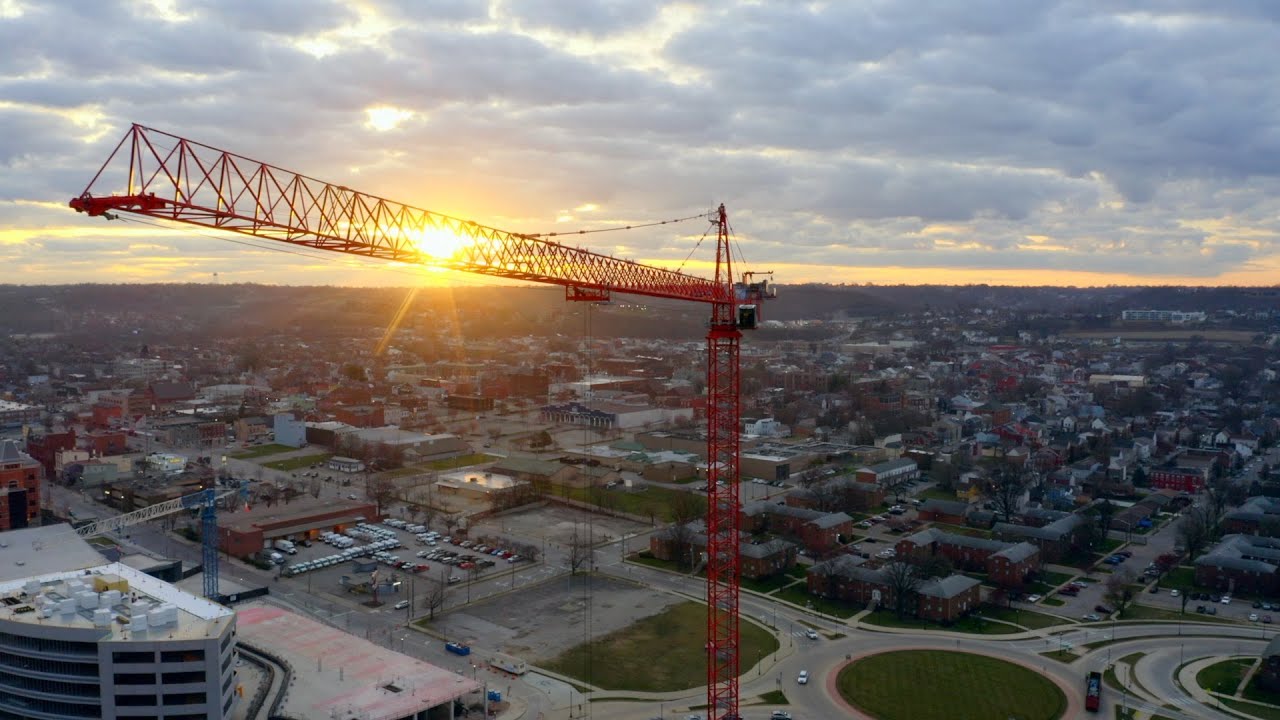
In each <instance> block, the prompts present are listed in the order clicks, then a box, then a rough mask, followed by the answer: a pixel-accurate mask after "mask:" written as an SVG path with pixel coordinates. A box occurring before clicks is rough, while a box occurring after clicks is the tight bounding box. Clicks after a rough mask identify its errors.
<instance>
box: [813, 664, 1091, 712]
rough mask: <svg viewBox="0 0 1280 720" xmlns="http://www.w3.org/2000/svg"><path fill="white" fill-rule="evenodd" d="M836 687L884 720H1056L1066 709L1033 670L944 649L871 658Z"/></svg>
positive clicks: (1053, 687)
mask: <svg viewBox="0 0 1280 720" xmlns="http://www.w3.org/2000/svg"><path fill="white" fill-rule="evenodd" d="M836 686H837V688H838V689H839V691H840V694H841V696H842V697H844V699H845V700H848V701H849V702H850V703H853V704H854V705H856V706H858V707H859V708H861V709H862V710H863V711H865V712H866V713H867V714H869V715H872V716H874V717H877V718H881V719H882V720H933V719H934V718H938V719H939V720H941V719H942V718H945V719H946V720H991V719H992V718H1010V717H1017V718H1021V719H1022V720H1053V719H1054V718H1058V717H1061V716H1062V713H1063V712H1064V711H1065V710H1066V707H1067V698H1066V696H1065V695H1063V693H1062V691H1061V690H1059V689H1058V687H1057V686H1056V685H1054V684H1053V683H1052V682H1050V681H1048V680H1046V679H1044V678H1042V677H1041V676H1040V675H1039V674H1037V673H1036V672H1034V671H1032V670H1028V669H1026V668H1023V667H1021V666H1018V665H1014V664H1013V663H1008V662H1005V661H1003V660H997V659H995V658H992V657H987V656H985V655H972V654H969V653H959V652H949V651H945V650H903V651H899V652H890V653H881V654H879V655H872V656H871V657H868V658H866V659H863V660H859V661H857V662H855V663H853V664H852V665H849V666H848V667H846V668H845V669H844V670H842V671H841V672H840V676H839V677H838V678H837V681H836ZM923 688H928V692H923V691H922V689H923Z"/></svg>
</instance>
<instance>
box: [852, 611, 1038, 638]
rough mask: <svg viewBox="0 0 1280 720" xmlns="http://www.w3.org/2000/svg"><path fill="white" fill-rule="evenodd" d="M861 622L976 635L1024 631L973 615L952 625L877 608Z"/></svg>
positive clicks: (1007, 633)
mask: <svg viewBox="0 0 1280 720" xmlns="http://www.w3.org/2000/svg"><path fill="white" fill-rule="evenodd" d="M861 622H864V623H866V624H868V625H879V626H880V627H897V628H919V629H921V630H950V631H952V632H959V633H971V634H974V635H1009V634H1011V633H1016V632H1022V631H1021V630H1019V629H1018V628H1016V627H1014V626H1012V625H1006V624H1005V623H1002V622H989V621H986V620H982V619H980V618H977V617H973V616H972V615H971V616H969V617H963V618H960V619H959V620H957V621H955V622H954V623H952V624H951V625H939V624H937V623H932V622H929V621H928V620H920V619H919V618H914V617H910V616H907V617H903V618H902V619H901V620H899V619H898V616H897V615H896V614H895V613H894V612H893V611H892V610H877V611H875V612H873V613H871V614H870V615H867V616H866V617H864V618H862V620H861Z"/></svg>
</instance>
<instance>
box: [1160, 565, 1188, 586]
mask: <svg viewBox="0 0 1280 720" xmlns="http://www.w3.org/2000/svg"><path fill="white" fill-rule="evenodd" d="M1195 580H1196V569H1195V568H1192V567H1176V568H1174V569H1172V570H1170V571H1169V572H1167V573H1165V574H1164V576H1163V577H1161V578H1160V587H1162V588H1179V589H1183V590H1190V589H1191V588H1193V587H1195Z"/></svg>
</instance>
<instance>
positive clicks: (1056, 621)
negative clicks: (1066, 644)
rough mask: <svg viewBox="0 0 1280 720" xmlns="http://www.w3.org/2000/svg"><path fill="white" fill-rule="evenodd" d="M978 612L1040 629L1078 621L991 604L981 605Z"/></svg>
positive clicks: (985, 615)
mask: <svg viewBox="0 0 1280 720" xmlns="http://www.w3.org/2000/svg"><path fill="white" fill-rule="evenodd" d="M978 614H980V615H982V616H983V617H987V618H991V619H992V620H1003V621H1005V622H1011V623H1013V624H1015V625H1021V626H1023V627H1025V628H1028V629H1030V630H1038V629H1040V628H1047V627H1053V626H1055V625H1074V624H1075V622H1076V621H1075V620H1071V619H1068V618H1064V617H1058V616H1056V615H1047V614H1045V613H1038V612H1033V611H1031V610H1018V609H1016V608H1004V607H992V606H990V605H983V606H981V607H979V608H978Z"/></svg>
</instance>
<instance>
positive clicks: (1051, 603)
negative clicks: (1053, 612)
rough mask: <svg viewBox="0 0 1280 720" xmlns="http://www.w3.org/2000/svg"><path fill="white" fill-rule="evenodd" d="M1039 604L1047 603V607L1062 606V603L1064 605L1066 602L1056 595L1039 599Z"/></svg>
mask: <svg viewBox="0 0 1280 720" xmlns="http://www.w3.org/2000/svg"><path fill="white" fill-rule="evenodd" d="M1040 604H1041V605H1048V606H1049V607H1062V606H1063V605H1066V604H1067V603H1066V602H1064V601H1062V600H1059V599H1058V598H1056V597H1047V598H1045V599H1043V600H1041V601H1040Z"/></svg>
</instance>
